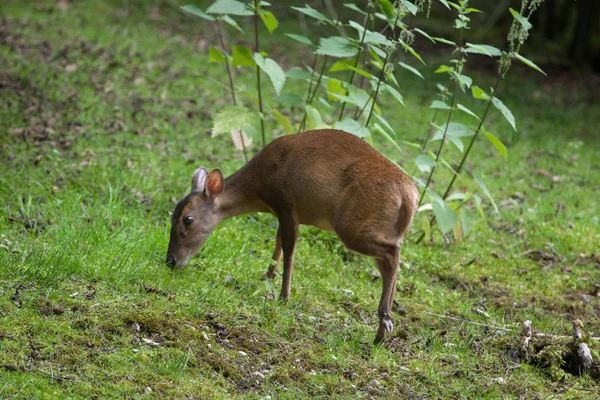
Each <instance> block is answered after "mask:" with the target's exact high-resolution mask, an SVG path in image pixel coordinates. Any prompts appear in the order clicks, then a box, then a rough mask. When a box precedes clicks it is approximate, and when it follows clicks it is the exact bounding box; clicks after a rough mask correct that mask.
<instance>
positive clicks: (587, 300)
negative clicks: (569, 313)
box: [580, 294, 595, 304]
mask: <svg viewBox="0 0 600 400" xmlns="http://www.w3.org/2000/svg"><path fill="white" fill-rule="evenodd" d="M580 299H581V301H583V302H584V303H585V304H590V303H591V302H592V301H594V299H595V297H594V296H591V295H589V294H582V295H581V297H580Z"/></svg>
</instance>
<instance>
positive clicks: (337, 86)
mask: <svg viewBox="0 0 600 400" xmlns="http://www.w3.org/2000/svg"><path fill="white" fill-rule="evenodd" d="M333 94H338V95H342V96H345V95H346V89H344V87H343V86H342V81H340V80H339V79H334V78H329V79H328V80H327V98H328V99H329V100H337V98H336V97H334V96H333Z"/></svg>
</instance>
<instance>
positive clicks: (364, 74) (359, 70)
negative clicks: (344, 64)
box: [348, 65, 375, 79]
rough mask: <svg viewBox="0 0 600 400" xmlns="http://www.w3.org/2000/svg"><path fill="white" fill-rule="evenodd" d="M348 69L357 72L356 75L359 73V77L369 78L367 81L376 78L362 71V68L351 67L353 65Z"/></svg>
mask: <svg viewBox="0 0 600 400" xmlns="http://www.w3.org/2000/svg"><path fill="white" fill-rule="evenodd" d="M348 69H349V70H352V71H354V72H356V73H357V74H359V75H362V76H364V77H365V78H367V79H373V78H375V77H374V76H373V75H372V74H370V73H368V72H367V71H365V70H362V69H360V68H355V67H353V66H351V65H348Z"/></svg>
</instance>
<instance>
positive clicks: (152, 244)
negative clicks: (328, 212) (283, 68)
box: [0, 2, 600, 398]
mask: <svg viewBox="0 0 600 400" xmlns="http://www.w3.org/2000/svg"><path fill="white" fill-rule="evenodd" d="M38 3H42V4H41V5H39V4H38ZM36 4H38V5H37V6H31V7H22V6H21V5H20V4H19V3H18V2H9V3H5V4H3V5H2V6H0V7H3V8H2V13H1V15H4V16H5V17H6V18H7V19H5V20H3V21H2V25H1V27H0V29H2V43H1V45H0V63H1V64H0V65H2V72H1V73H0V80H1V82H0V84H1V85H0V132H1V133H0V135H1V136H0V137H1V140H2V149H1V153H0V156H1V157H2V165H3V167H5V168H3V169H4V172H3V173H2V175H0V183H1V184H0V199H1V202H0V205H1V209H0V242H1V248H0V370H1V374H0V396H5V397H17V398H20V397H24V398H31V397H35V398H56V397H57V396H59V395H60V396H61V397H71V398H90V397H97V398H104V397H136V398H137V397H145V396H147V397H152V396H156V397H160V398H166V397H183V396H184V395H188V396H190V397H197V398H204V397H207V396H210V395H213V396H215V397H219V396H222V397H235V396H240V397H241V396H245V395H250V396H254V397H257V398H258V397H264V396H266V395H271V396H277V397H281V398H294V397H298V396H311V397H326V396H334V395H335V396H340V397H348V398H350V397H352V398H354V397H357V396H359V397H360V396H362V397H365V396H372V397H386V396H387V397H414V396H424V397H465V398H473V397H488V398H497V397H499V396H509V397H510V396H517V397H518V396H524V397H527V398H532V397H539V398H548V397H550V396H556V397H565V398H570V397H571V398H583V397H586V396H589V397H590V398H593V397H595V395H594V394H593V392H594V391H595V390H596V382H594V381H593V379H591V378H590V377H587V376H584V377H582V378H576V377H573V376H571V375H565V376H564V379H562V380H556V379H553V378H552V377H550V376H549V375H548V374H546V373H545V372H544V370H543V369H542V368H541V367H536V366H530V365H527V364H520V365H518V364H513V363H512V362H511V361H510V357H509V354H508V351H507V348H506V344H507V343H509V342H510V341H511V340H512V339H516V338H517V337H518V336H519V335H518V333H517V332H518V331H519V326H520V324H521V323H522V322H523V321H524V320H526V319H531V320H532V321H533V323H534V326H535V327H536V328H538V329H539V330H541V331H544V332H547V333H555V334H563V335H564V334H570V332H571V328H570V321H571V319H572V318H575V317H578V318H581V319H582V320H583V321H584V322H585V323H586V329H587V330H588V331H591V332H594V333H595V334H596V335H598V334H599V333H600V322H598V321H599V319H598V314H599V313H600V304H599V301H598V300H597V299H594V298H591V300H590V298H585V299H586V301H585V302H584V301H582V297H581V296H582V295H584V294H586V295H589V294H591V293H594V291H597V286H596V285H597V284H598V283H599V282H600V271H599V270H598V267H597V266H596V264H595V263H594V262H593V261H592V260H588V259H584V258H582V257H580V255H581V254H582V253H584V255H590V254H591V253H592V251H594V250H597V249H598V243H600V235H599V233H598V231H599V229H598V225H599V221H598V215H597V213H598V203H597V197H598V190H599V188H600V186H599V185H600V182H599V180H598V174H599V168H600V164H599V163H598V160H597V154H598V151H599V150H600V148H599V146H598V143H597V137H594V136H597V122H598V121H597V118H598V117H597V116H598V115H600V109H599V108H600V107H598V104H593V103H592V104H590V103H589V102H587V103H586V95H587V94H586V93H587V92H586V91H585V90H584V91H581V92H575V91H573V90H562V89H561V88H560V87H555V86H553V85H551V84H542V85H540V84H539V83H534V82H528V81H526V80H524V79H522V78H514V79H512V80H511V81H509V82H507V84H506V85H505V86H504V89H502V96H501V97H502V98H503V99H504V101H505V103H506V104H507V105H509V107H511V108H512V110H513V111H514V113H515V115H516V117H517V121H518V124H519V127H520V134H519V135H518V136H514V137H512V138H510V137H509V131H508V129H510V128H507V125H506V123H505V122H504V121H503V120H501V119H500V118H499V117H498V116H496V117H495V118H494V119H493V121H492V123H491V127H490V129H492V130H493V131H494V132H496V133H497V134H498V135H499V136H500V137H501V138H502V139H504V140H505V141H507V142H509V155H510V156H509V162H507V163H506V162H504V161H503V160H502V159H501V157H498V156H497V155H496V153H495V151H494V150H493V148H492V147H491V146H489V144H488V143H484V142H483V141H481V142H480V143H478V144H477V145H476V148H475V154H474V157H473V159H472V160H471V161H472V163H470V165H469V168H471V167H473V166H476V167H477V168H478V169H479V170H480V171H482V172H484V173H486V174H487V176H488V177H487V181H488V186H489V187H490V189H491V191H492V192H493V194H494V195H495V197H496V199H497V201H498V203H499V204H500V209H501V216H500V217H495V216H494V215H493V214H492V212H489V217H488V219H487V220H482V219H478V220H476V222H475V224H474V226H473V227H472V229H471V232H470V234H469V236H468V237H467V238H466V239H465V240H464V241H463V242H461V243H459V244H456V245H452V246H450V247H449V248H444V247H443V245H442V244H441V243H442V241H441V239H440V238H437V239H436V242H435V243H434V244H433V245H432V246H423V245H420V246H416V245H414V244H411V243H410V242H409V243H408V244H407V245H406V246H405V248H404V251H403V259H404V261H405V263H404V267H403V268H402V270H401V273H400V276H399V279H398V291H399V292H398V296H397V298H398V300H399V302H400V304H401V305H402V307H403V308H404V311H405V312H402V313H396V314H395V315H394V319H395V321H396V327H397V329H396V331H395V336H394V337H393V338H392V339H390V340H389V341H388V342H387V344H386V346H384V347H381V348H375V349H373V350H372V351H371V352H369V347H370V342H371V340H372V338H373V335H374V330H375V327H376V312H375V310H376V305H377V301H378V296H379V293H380V282H379V281H377V280H374V279H373V278H372V272H373V271H374V267H373V266H372V263H371V261H370V260H367V259H365V258H363V257H360V256H357V255H354V254H352V253H349V252H347V251H346V250H344V249H343V247H342V245H341V244H340V243H339V241H338V240H337V239H336V238H335V237H334V236H333V235H330V234H326V233H322V232H320V231H318V230H316V229H313V228H302V231H301V233H302V236H301V239H300V241H299V245H298V253H297V257H296V259H297V268H296V269H295V271H294V274H295V275H294V279H293V285H292V300H291V301H290V302H289V303H288V304H286V305H281V304H278V303H276V302H274V301H272V300H270V299H269V298H270V296H269V295H268V294H269V293H271V292H274V293H276V292H277V290H278V288H279V284H280V282H279V279H277V280H276V281H274V282H273V285H270V283H268V282H267V283H265V282H264V281H262V280H260V274H261V272H262V271H263V270H264V269H265V267H266V266H267V264H268V261H269V258H270V254H271V251H272V247H273V245H274V240H273V236H274V232H275V228H276V223H275V221H274V219H273V218H272V217H269V216H250V217H241V218H237V219H234V220H230V221H227V222H225V223H223V225H222V226H221V227H220V228H219V229H218V230H217V231H216V232H215V233H214V235H213V237H212V239H211V240H210V241H209V242H208V243H207V245H206V246H205V248H204V249H203V251H202V254H201V255H200V256H199V257H198V258H197V259H195V260H194V261H193V262H192V263H191V265H189V266H188V267H187V268H185V269H184V270H182V271H180V272H172V271H170V270H168V269H167V268H166V267H165V266H164V265H163V258H164V255H165V250H166V244H167V240H168V215H169V212H170V211H171V209H172V207H173V203H172V199H173V197H176V198H180V197H182V196H183V195H184V194H185V190H186V189H187V187H188V185H189V178H190V176H191V173H192V172H193V170H194V169H195V168H196V167H197V166H198V165H206V166H211V167H212V166H217V165H218V166H220V167H221V168H222V169H223V170H224V172H225V173H226V174H227V173H231V172H233V171H234V170H235V169H236V168H238V167H239V166H240V165H242V163H243V159H242V157H241V155H240V154H239V153H233V152H232V151H231V148H232V146H231V144H230V143H229V141H228V139H227V138H217V139H209V138H208V136H207V135H206V131H207V129H209V128H210V118H211V115H213V113H214V112H215V111H216V110H218V109H219V107H220V106H221V105H223V104H225V103H226V101H227V100H228V99H227V98H226V95H225V93H223V91H222V90H220V89H219V88H218V86H216V85H215V84H214V83H211V82H210V81H206V80H204V79H202V78H201V76H202V75H210V76H213V77H217V78H219V79H221V80H223V79H224V77H223V76H222V73H221V71H217V69H216V68H212V66H209V65H208V64H207V58H206V56H205V55H204V54H203V53H202V52H200V51H198V45H200V46H205V43H203V42H202V40H203V38H204V36H202V34H199V33H198V31H199V30H203V32H204V34H206V36H207V37H208V38H209V40H210V38H211V37H212V36H211V35H212V32H211V29H210V27H206V26H205V27H198V24H197V23H196V22H194V21H190V20H189V19H187V18H185V17H181V16H178V15H177V14H173V13H172V12H170V11H169V10H168V9H167V10H165V9H163V16H162V17H160V16H159V18H158V19H148V15H152V13H151V12H147V13H144V10H140V11H134V12H133V13H132V14H130V15H127V14H125V13H123V12H122V11H120V10H118V9H115V8H112V7H110V6H108V5H94V6H88V8H85V7H83V6H81V5H73V4H72V5H70V7H68V8H67V9H64V10H63V9H60V8H57V7H55V6H51V5H47V4H46V3H44V2H37V3H36ZM48 4H53V2H50V3H48ZM146 11H150V8H148V10H146ZM165 15H168V16H169V18H167V17H165ZM284 29H285V28H284ZM269 44H271V45H273V46H274V45H275V44H276V43H275V42H274V41H273V42H270V43H267V44H266V46H268V45H269ZM276 51H277V50H276ZM276 51H275V52H276ZM278 51H279V52H282V51H283V50H278ZM404 78H406V79H407V81H406V87H405V90H404V91H403V93H404V95H405V97H406V100H407V106H408V107H407V109H405V110H401V111H398V112H396V111H395V110H394V112H389V113H388V114H389V115H390V120H391V121H393V122H394V124H393V125H394V126H397V127H399V129H398V131H399V132H403V133H402V138H403V139H407V140H413V139H415V138H417V137H418V136H419V132H422V130H423V127H424V126H425V125H426V121H427V120H428V119H429V118H430V111H428V110H427V105H428V102H429V101H430V100H431V99H430V97H429V94H428V93H430V88H431V86H433V84H434V81H433V80H428V81H417V80H416V79H413V78H414V76H411V77H406V76H404ZM482 79H483V80H484V81H483V83H482V84H481V85H482V86H485V85H486V83H485V82H487V81H489V80H490V79H491V78H486V77H485V76H484V77H483V78H482ZM244 82H245V81H244V80H243V79H242V84H245V83H244ZM292 85H293V84H292ZM487 85H489V83H487ZM292 87H293V86H292ZM465 101H466V102H467V103H466V104H470V103H468V101H467V100H465ZM473 107H474V108H477V106H476V105H475V106H473ZM378 148H380V149H382V150H383V151H384V152H386V154H388V155H389V156H390V157H392V158H394V159H396V160H397V161H398V162H399V163H400V164H401V165H403V166H404V167H405V168H406V169H408V170H409V171H410V170H412V166H411V165H410V164H411V161H410V160H412V159H413V158H414V154H408V155H405V156H400V157H399V156H398V155H395V154H394V153H393V152H392V151H390V149H387V148H386V147H385V145H382V146H378ZM449 154H451V153H449ZM448 158H449V159H454V156H452V155H449V156H448ZM540 169H543V170H546V171H549V172H550V173H552V174H553V175H556V176H559V177H560V178H561V181H560V182H558V183H555V184H551V182H550V179H549V178H548V177H546V176H544V175H541V174H539V173H538V172H537V171H539V170H540ZM461 185H463V186H465V185H469V184H468V183H467V182H465V183H461ZM440 190H441V189H440ZM517 193H518V194H517ZM560 205H562V206H560ZM548 245H550V246H551V247H552V248H553V249H555V251H556V252H557V253H558V254H559V255H560V256H561V257H562V258H561V260H555V261H556V263H555V264H553V265H552V266H550V267H549V268H541V267H540V264H539V263H537V262H535V261H534V260H531V259H529V258H527V257H526V256H525V255H523V253H524V251H525V250H526V249H534V250H546V251H548V252H549V251H550V250H548V249H549V247H545V246H548ZM473 259H476V260H475V262H472V263H470V261H471V260H473ZM587 303H589V304H587ZM476 307H480V308H482V309H484V310H485V312H486V313H487V314H488V315H489V316H485V315H483V314H481V313H477V312H474V311H473V310H474V309H475V308H476ZM427 313H435V314H440V315H453V316H457V317H459V318H463V319H465V320H468V321H472V322H479V323H482V324H489V325H494V326H505V327H509V328H513V327H515V333H510V334H508V335H502V334H500V333H498V332H495V331H494V330H493V329H492V330H490V329H488V328H485V327H482V326H478V325H474V324H471V323H460V322H456V321H451V320H447V319H442V318H438V317H435V316H432V315H431V314H427ZM143 339H151V340H152V341H153V342H155V343H157V344H158V345H154V344H152V343H150V344H149V343H146V342H145V341H144V340H143ZM595 354H596V355H597V353H595ZM497 378H503V379H505V381H504V383H503V382H499V381H498V379H497Z"/></svg>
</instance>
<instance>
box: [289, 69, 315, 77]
mask: <svg viewBox="0 0 600 400" xmlns="http://www.w3.org/2000/svg"><path fill="white" fill-rule="evenodd" d="M285 75H286V76H287V77H288V78H292V79H305V80H311V79H312V75H311V74H309V73H308V72H306V71H303V70H301V69H300V68H292V69H290V70H288V71H287V72H286V73H285Z"/></svg>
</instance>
